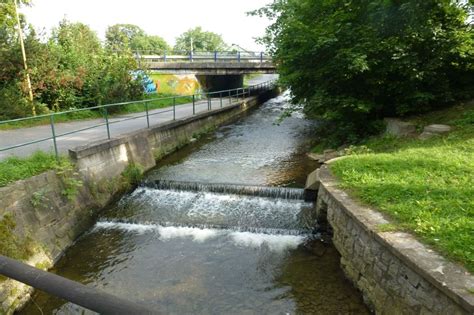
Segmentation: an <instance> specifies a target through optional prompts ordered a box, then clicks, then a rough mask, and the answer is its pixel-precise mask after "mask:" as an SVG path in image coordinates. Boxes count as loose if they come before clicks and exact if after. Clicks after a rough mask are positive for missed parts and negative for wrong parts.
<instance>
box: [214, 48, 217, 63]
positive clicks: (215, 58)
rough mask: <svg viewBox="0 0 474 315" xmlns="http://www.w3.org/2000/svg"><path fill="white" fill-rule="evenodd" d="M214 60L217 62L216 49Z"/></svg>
mask: <svg viewBox="0 0 474 315" xmlns="http://www.w3.org/2000/svg"><path fill="white" fill-rule="evenodd" d="M214 62H217V51H214Z"/></svg>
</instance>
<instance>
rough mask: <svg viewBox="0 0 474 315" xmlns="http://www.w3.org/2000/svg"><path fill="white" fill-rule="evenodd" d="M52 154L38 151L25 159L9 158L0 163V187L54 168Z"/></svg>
mask: <svg viewBox="0 0 474 315" xmlns="http://www.w3.org/2000/svg"><path fill="white" fill-rule="evenodd" d="M57 165H58V162H57V161H56V157H55V156H54V154H48V153H44V152H41V151H38V152H36V153H34V154H32V155H31V156H29V157H27V158H18V157H11V158H8V159H5V160H3V161H0V187H4V186H6V185H8V184H9V183H12V182H14V181H17V180H21V179H26V178H29V177H32V176H35V175H38V174H41V173H43V172H45V171H48V170H52V169H54V168H56V167H57Z"/></svg>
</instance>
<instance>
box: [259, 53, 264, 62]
mask: <svg viewBox="0 0 474 315" xmlns="http://www.w3.org/2000/svg"><path fill="white" fill-rule="evenodd" d="M260 63H263V51H262V52H260Z"/></svg>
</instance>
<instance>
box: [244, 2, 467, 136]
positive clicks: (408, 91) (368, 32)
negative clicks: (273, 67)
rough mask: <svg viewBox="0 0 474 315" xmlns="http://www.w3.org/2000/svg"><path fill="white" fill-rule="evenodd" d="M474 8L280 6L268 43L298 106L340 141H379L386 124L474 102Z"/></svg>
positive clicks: (271, 8) (271, 11) (272, 13)
mask: <svg viewBox="0 0 474 315" xmlns="http://www.w3.org/2000/svg"><path fill="white" fill-rule="evenodd" d="M469 10H472V1H470V2H469V3H468V2H466V1H461V0H459V1H454V0H451V1H450V0H423V1H419V0H384V1H369V0H275V1H274V2H273V3H272V4H270V5H268V6H266V7H264V8H262V9H260V10H257V11H256V12H253V14H259V15H265V16H267V17H269V18H271V19H272V20H273V24H272V25H271V26H270V27H269V28H268V29H267V32H266V35H265V36H264V38H262V41H263V42H264V43H265V44H266V45H267V47H268V48H269V50H270V51H271V53H272V55H273V57H274V60H275V62H276V64H277V66H278V69H279V73H280V75H281V81H282V82H283V83H284V84H286V85H287V86H288V87H289V88H290V89H291V92H292V96H293V102H294V103H301V104H303V105H304V107H305V111H306V112H307V113H308V114H310V115H313V116H315V117H319V118H322V119H323V120H324V121H326V122H327V123H328V125H329V126H332V127H333V128H329V129H326V130H330V132H331V134H332V136H334V138H337V140H338V141H355V140H356V139H358V138H360V137H363V136H366V135H368V134H371V133H373V132H376V131H377V130H378V127H380V126H381V124H380V121H381V119H382V118H384V117H387V116H403V115H408V114H412V113H418V112H422V111H427V110H431V109H434V108H437V107H440V106H444V105H446V104H449V103H452V102H455V101H458V100H462V99H466V98H469V97H473V96H474V95H473V92H474V33H473V28H472V25H470V24H469V22H468V18H469V13H468V12H469Z"/></svg>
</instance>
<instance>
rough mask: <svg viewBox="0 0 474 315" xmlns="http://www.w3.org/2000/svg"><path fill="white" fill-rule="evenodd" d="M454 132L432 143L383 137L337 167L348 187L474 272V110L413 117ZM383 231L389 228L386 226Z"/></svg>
mask: <svg viewBox="0 0 474 315" xmlns="http://www.w3.org/2000/svg"><path fill="white" fill-rule="evenodd" d="M411 120H412V121H414V122H415V123H417V124H418V125H419V127H420V128H421V127H422V126H424V125H426V124H431V123H445V124H449V125H451V126H453V127H454V130H453V131H452V132H450V133H449V134H447V135H445V136H439V137H435V138H432V139H429V140H426V141H421V140H418V139H416V138H402V139H397V138H393V137H386V136H380V137H376V138H373V139H369V140H367V141H366V142H365V143H364V146H365V147H364V149H363V150H361V152H362V153H358V152H357V150H354V152H355V153H354V154H352V155H349V156H348V157H346V158H344V159H341V160H338V161H335V162H334V163H333V164H331V169H332V171H333V172H334V174H335V175H336V176H337V177H339V178H340V180H341V183H342V184H341V185H342V188H344V189H347V190H349V191H350V192H351V194H352V195H354V196H356V197H357V198H358V199H360V200H361V201H362V202H364V203H366V204H368V205H371V206H374V207H375V208H377V209H379V210H380V211H382V212H384V213H386V214H389V216H390V217H391V218H392V219H393V222H394V225H395V226H396V227H397V228H398V229H402V230H406V231H411V232H413V233H414V234H415V235H416V236H418V237H419V238H420V239H421V240H422V241H424V242H425V243H427V244H429V245H432V246H433V247H434V248H435V249H437V250H438V251H440V252H441V253H442V254H444V255H445V256H447V257H449V258H451V259H453V260H455V261H457V262H460V263H461V264H463V265H464V266H465V267H466V268H467V269H468V270H470V271H471V272H473V271H474V107H472V106H469V107H459V106H458V107H453V108H450V109H447V110H444V111H438V112H433V113H430V114H428V115H425V116H418V117H413V118H412V119H411ZM382 230H383V228H382Z"/></svg>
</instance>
